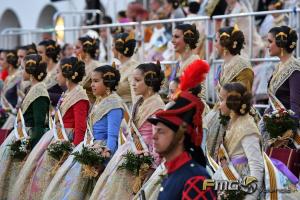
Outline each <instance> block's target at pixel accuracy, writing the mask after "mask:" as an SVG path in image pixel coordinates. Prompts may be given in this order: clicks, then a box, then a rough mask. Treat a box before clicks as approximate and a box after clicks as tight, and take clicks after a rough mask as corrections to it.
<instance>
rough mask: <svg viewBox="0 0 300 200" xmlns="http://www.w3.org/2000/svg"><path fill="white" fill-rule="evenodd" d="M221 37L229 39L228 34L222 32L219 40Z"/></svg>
mask: <svg viewBox="0 0 300 200" xmlns="http://www.w3.org/2000/svg"><path fill="white" fill-rule="evenodd" d="M222 37H229V38H230V35H229V34H228V33H225V32H223V33H222V34H221V35H220V38H222Z"/></svg>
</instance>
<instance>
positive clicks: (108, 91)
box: [106, 88, 111, 96]
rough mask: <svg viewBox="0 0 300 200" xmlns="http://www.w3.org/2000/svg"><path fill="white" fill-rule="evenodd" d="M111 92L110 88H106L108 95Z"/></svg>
mask: <svg viewBox="0 0 300 200" xmlns="http://www.w3.org/2000/svg"><path fill="white" fill-rule="evenodd" d="M110 93H111V91H110V89H109V88H106V96H109V95H110Z"/></svg>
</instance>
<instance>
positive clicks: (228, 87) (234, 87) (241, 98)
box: [223, 82, 252, 115]
mask: <svg viewBox="0 0 300 200" xmlns="http://www.w3.org/2000/svg"><path fill="white" fill-rule="evenodd" d="M223 89H224V90H225V91H226V92H227V94H228V96H227V99H226V106H227V107H228V108H229V109H230V110H233V111H234V112H235V113H236V114H238V115H246V114H247V113H249V111H250V108H251V99H252V95H251V93H249V92H248V91H247V88H246V87H245V86H244V85H243V84H241V83H238V82H232V83H227V84H225V85H224V86H223Z"/></svg>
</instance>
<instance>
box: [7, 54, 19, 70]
mask: <svg viewBox="0 0 300 200" xmlns="http://www.w3.org/2000/svg"><path fill="white" fill-rule="evenodd" d="M5 53H6V62H7V63H8V64H10V65H12V66H13V68H15V69H17V68H18V56H17V52H16V51H14V50H7V51H5Z"/></svg>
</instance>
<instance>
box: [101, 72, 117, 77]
mask: <svg viewBox="0 0 300 200" xmlns="http://www.w3.org/2000/svg"><path fill="white" fill-rule="evenodd" d="M106 76H112V77H115V76H116V75H115V74H114V73H112V72H106V73H105V74H103V77H106Z"/></svg>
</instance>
